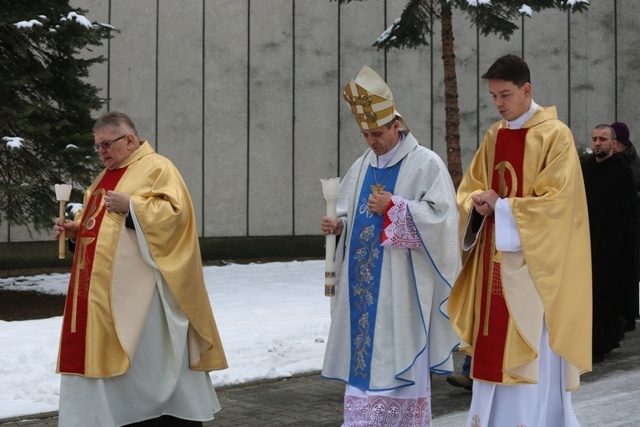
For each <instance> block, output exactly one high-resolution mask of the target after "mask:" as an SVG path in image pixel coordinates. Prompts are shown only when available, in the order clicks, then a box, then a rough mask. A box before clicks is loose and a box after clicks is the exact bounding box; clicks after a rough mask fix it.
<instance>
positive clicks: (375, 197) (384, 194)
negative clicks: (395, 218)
mask: <svg viewBox="0 0 640 427" xmlns="http://www.w3.org/2000/svg"><path fill="white" fill-rule="evenodd" d="M392 196H393V194H392V193H390V192H388V191H381V192H380V193H373V194H371V195H370V196H369V200H368V201H367V209H369V211H371V212H373V213H375V214H378V215H384V214H385V212H386V211H387V206H389V203H390V202H391V197H392Z"/></svg>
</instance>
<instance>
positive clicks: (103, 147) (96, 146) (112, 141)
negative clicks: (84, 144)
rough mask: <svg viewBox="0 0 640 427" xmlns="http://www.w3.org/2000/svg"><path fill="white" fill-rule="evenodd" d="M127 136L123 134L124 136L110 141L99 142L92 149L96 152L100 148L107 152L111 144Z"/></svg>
mask: <svg viewBox="0 0 640 427" xmlns="http://www.w3.org/2000/svg"><path fill="white" fill-rule="evenodd" d="M127 135H128V134H127V133H125V134H124V135H122V136H119V137H117V138H116V139H112V140H111V141H104V142H101V143H100V144H95V145H94V146H93V148H95V150H96V152H98V151H100V149H101V148H102V149H104V150H108V149H109V147H111V144H113V143H114V142H118V141H120V140H121V139H122V138H124V137H125V136H127Z"/></svg>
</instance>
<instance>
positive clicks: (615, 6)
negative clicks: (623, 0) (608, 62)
mask: <svg viewBox="0 0 640 427" xmlns="http://www.w3.org/2000/svg"><path fill="white" fill-rule="evenodd" d="M613 67H614V72H613V84H614V91H613V97H614V98H613V105H614V107H613V109H614V112H613V117H614V118H615V121H618V0H613Z"/></svg>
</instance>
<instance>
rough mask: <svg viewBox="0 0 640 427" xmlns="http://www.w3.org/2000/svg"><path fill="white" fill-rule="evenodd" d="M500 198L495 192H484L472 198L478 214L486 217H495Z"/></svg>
mask: <svg viewBox="0 0 640 427" xmlns="http://www.w3.org/2000/svg"><path fill="white" fill-rule="evenodd" d="M499 198H500V197H499V196H498V193H496V192H495V191H493V190H488V191H483V192H482V193H479V194H475V195H473V196H471V200H472V201H473V207H474V208H475V210H476V212H478V213H479V214H480V215H482V216H485V217H486V216H491V215H493V213H494V212H495V210H496V202H497V201H498V199H499Z"/></svg>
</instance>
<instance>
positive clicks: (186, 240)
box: [54, 112, 227, 427]
mask: <svg viewBox="0 0 640 427" xmlns="http://www.w3.org/2000/svg"><path fill="white" fill-rule="evenodd" d="M94 138H95V142H96V144H95V148H96V150H97V151H98V154H99V155H100V158H101V159H102V161H103V163H104V164H105V166H106V169H105V170H104V171H103V172H102V173H101V174H100V175H99V176H98V177H97V178H96V180H95V181H94V182H93V184H92V185H91V186H90V187H89V188H88V189H87V190H86V192H85V198H84V208H83V209H82V210H80V211H79V212H78V214H77V215H76V218H75V221H65V223H64V224H60V223H59V222H56V225H55V227H54V228H55V229H56V230H58V231H60V230H61V229H62V227H64V229H65V232H66V236H67V237H68V238H70V239H71V240H72V242H74V245H75V250H74V260H73V265H72V271H71V279H70V283H69V291H68V294H67V300H66V305H65V311H64V318H63V325H62V332H61V337H60V350H59V357H58V367H57V371H58V372H59V373H60V374H62V378H61V387H60V411H59V425H60V426H62V427H64V426H92V427H95V426H105V427H107V426H109V427H111V426H123V425H128V424H132V423H138V422H151V423H153V422H158V423H159V422H164V423H170V425H175V426H180V425H183V423H187V425H190V426H192V425H194V424H193V423H194V422H196V425H197V423H198V422H201V421H205V420H210V419H212V418H213V414H214V413H215V412H216V411H218V410H219V404H218V400H217V397H216V394H215V390H214V389H213V385H212V384H211V379H210V377H209V374H208V371H212V370H220V369H225V368H226V367H227V363H226V358H225V355H224V351H223V349H222V344H221V342H220V337H219V335H218V330H217V327H216V324H215V320H214V318H213V313H212V310H211V304H210V302H209V297H208V294H207V290H206V288H205V284H204V278H203V272H202V262H201V256H200V247H199V243H198V235H197V231H196V225H195V215H194V212H193V206H192V204H191V198H190V196H189V192H188V190H187V188H186V186H185V184H184V181H183V180H182V177H181V176H180V173H179V172H178V170H177V169H176V168H175V166H174V165H173V164H172V163H171V162H170V161H169V160H168V159H166V158H164V157H162V156H160V155H158V154H156V153H155V152H154V150H153V148H152V147H151V145H150V144H149V142H147V141H141V140H139V138H138V135H137V131H136V129H135V125H134V124H133V122H132V121H131V119H130V118H129V117H128V116H127V115H125V114H123V113H118V112H111V113H107V114H105V115H103V116H102V117H100V118H99V119H98V120H97V121H96V124H95V126H94ZM200 425H201V424H200Z"/></svg>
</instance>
